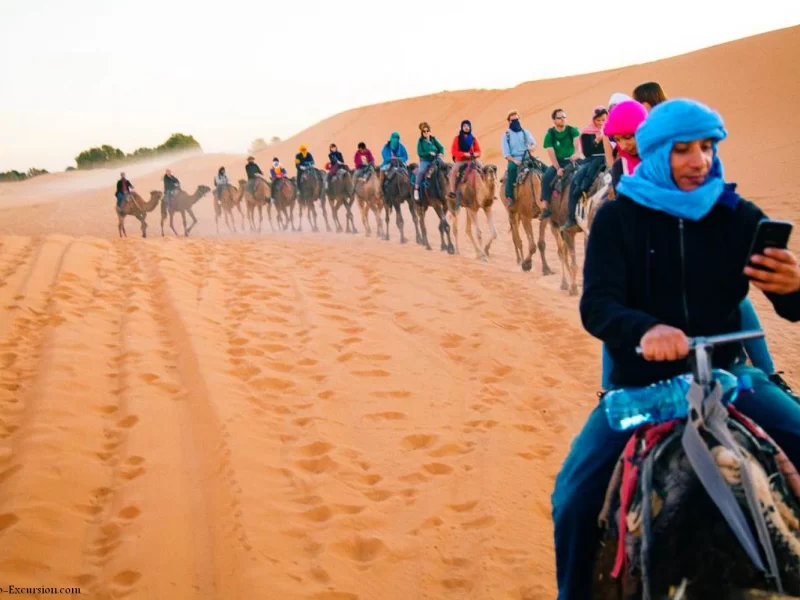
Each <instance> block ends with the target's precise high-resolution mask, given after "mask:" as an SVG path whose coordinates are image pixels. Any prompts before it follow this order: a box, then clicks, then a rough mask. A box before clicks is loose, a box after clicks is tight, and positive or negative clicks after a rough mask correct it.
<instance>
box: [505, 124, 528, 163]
mask: <svg viewBox="0 0 800 600" xmlns="http://www.w3.org/2000/svg"><path fill="white" fill-rule="evenodd" d="M535 143H536V138H534V137H533V135H531V132H530V131H528V130H527V129H523V130H522V131H511V130H510V129H506V130H505V131H504V132H503V139H502V144H503V156H504V157H505V156H513V157H514V158H516V159H517V160H521V159H522V156H523V155H524V154H525V150H527V149H528V146H530V145H531V144H535Z"/></svg>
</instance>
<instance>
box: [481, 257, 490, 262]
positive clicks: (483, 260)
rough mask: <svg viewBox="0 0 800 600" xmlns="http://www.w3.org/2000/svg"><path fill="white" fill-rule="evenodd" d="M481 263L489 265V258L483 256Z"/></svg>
mask: <svg viewBox="0 0 800 600" xmlns="http://www.w3.org/2000/svg"><path fill="white" fill-rule="evenodd" d="M481 262H482V263H488V262H489V259H488V258H486V257H485V256H481Z"/></svg>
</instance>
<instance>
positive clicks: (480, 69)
mask: <svg viewBox="0 0 800 600" xmlns="http://www.w3.org/2000/svg"><path fill="white" fill-rule="evenodd" d="M475 7H476V8H471V7H470V0H455V1H453V2H436V1H434V0H399V1H398V0H384V1H379V2H331V1H330V0H327V1H322V0H304V1H299V0H298V1H297V2H289V1H284V0H260V1H256V0H226V1H219V0H216V1H214V2H210V1H208V2H206V1H205V0H194V1H192V2H189V1H187V0H184V1H175V0H0V66H1V67H2V74H0V171H5V170H8V169H12V168H15V169H19V170H22V171H24V170H27V169H28V168H29V167H32V166H36V167H40V168H41V167H43V168H46V169H49V170H51V171H52V170H55V171H62V170H64V169H65V168H66V167H67V166H68V165H70V164H74V163H73V158H74V157H75V156H76V155H77V154H78V153H79V152H80V151H81V150H83V149H86V148H88V147H90V146H98V145H101V144H103V143H108V144H111V145H113V146H116V147H119V148H121V149H122V150H124V151H125V152H132V151H133V150H134V149H136V148H137V147H140V146H155V145H158V144H160V143H161V142H163V141H164V140H165V139H166V138H167V137H168V136H169V135H170V133H173V132H177V131H180V132H182V133H187V134H192V135H194V136H195V138H197V140H198V141H199V142H200V144H201V145H202V146H203V149H204V150H205V151H206V152H237V153H241V152H245V151H246V150H247V147H248V145H249V143H250V141H251V140H253V139H254V138H256V137H264V138H266V139H269V138H270V137H271V136H273V135H278V136H281V137H282V138H286V137H289V136H290V135H293V134H294V133H297V132H298V131H300V130H302V129H304V128H306V127H308V126H310V125H313V124H314V123H316V122H318V121H320V120H322V119H324V118H326V117H328V116H331V115H333V114H336V113H338V112H341V111H343V110H347V109H349V108H354V107H356V106H361V105H365V104H372V103H376V102H381V101H387V100H394V99H398V98H407V97H410V96H418V95H423V94H429V93H436V92H439V91H442V90H455V89H464V88H504V87H513V86H515V85H517V84H519V83H522V82H524V81H530V80H535V79H546V78H549V77H560V76H566V75H574V74H579V73H587V72H592V71H598V70H603V69H610V68H617V67H621V66H626V65H630V64H636V63H642V62H648V61H651V60H657V59H660V58H666V57H668V56H673V55H676V54H682V53H685V52H690V51H693V50H697V49H700V48H704V47H708V46H712V45H715V44H718V43H722V42H726V41H729V40H733V39H738V38H742V37H747V36H750V35H755V34H758V33H763V32H766V31H770V30H773V29H780V28H784V27H790V26H794V25H797V24H800V0H759V1H758V2H751V1H749V0H666V1H664V2H649V3H648V2H637V1H635V0H627V1H626V2H620V1H618V0H617V1H613V0H612V1H610V2H604V1H601V0H590V1H589V0H587V1H584V0H572V1H570V0H560V1H556V0H551V1H548V2H544V1H541V0H513V1H511V0H509V1H503V0H497V1H493V2H483V1H480V2H476V3H475ZM512 57H518V60H514V59H513V58H512ZM720 76H724V75H720Z"/></svg>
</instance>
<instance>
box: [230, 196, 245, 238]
mask: <svg viewBox="0 0 800 600" xmlns="http://www.w3.org/2000/svg"><path fill="white" fill-rule="evenodd" d="M236 208H237V209H238V210H239V214H240V215H241V216H242V233H244V211H243V210H242V205H241V203H239V204H237V205H236ZM231 214H233V211H231Z"/></svg>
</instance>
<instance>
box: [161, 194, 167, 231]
mask: <svg viewBox="0 0 800 600" xmlns="http://www.w3.org/2000/svg"><path fill="white" fill-rule="evenodd" d="M162 202H163V200H162ZM166 220H167V211H166V210H162V211H161V237H164V221H166Z"/></svg>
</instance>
